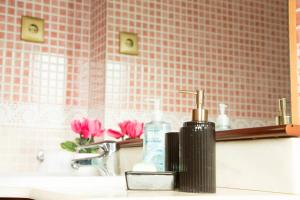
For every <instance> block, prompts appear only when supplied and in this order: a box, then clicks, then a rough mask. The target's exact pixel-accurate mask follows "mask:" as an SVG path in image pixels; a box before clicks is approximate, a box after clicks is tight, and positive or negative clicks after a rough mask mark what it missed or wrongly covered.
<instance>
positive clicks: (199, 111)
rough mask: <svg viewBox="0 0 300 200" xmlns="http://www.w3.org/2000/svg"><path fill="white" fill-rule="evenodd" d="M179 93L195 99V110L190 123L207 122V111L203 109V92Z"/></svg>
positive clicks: (184, 91) (187, 91)
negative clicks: (192, 96)
mask: <svg viewBox="0 0 300 200" xmlns="http://www.w3.org/2000/svg"><path fill="white" fill-rule="evenodd" d="M179 92H180V93H186V94H193V95H195V97H196V108H195V109H193V113H192V121H205V122H207V121H208V110H207V109H205V108H204V90H195V91H190V90H180V91H179Z"/></svg>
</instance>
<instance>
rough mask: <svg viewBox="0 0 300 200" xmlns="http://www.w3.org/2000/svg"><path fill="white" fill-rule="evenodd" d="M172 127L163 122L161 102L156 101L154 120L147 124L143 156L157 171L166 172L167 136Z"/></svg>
mask: <svg viewBox="0 0 300 200" xmlns="http://www.w3.org/2000/svg"><path fill="white" fill-rule="evenodd" d="M170 130H171V125H170V124H169V123H167V122H164V121H162V112H161V110H160V100H154V111H153V115H152V120H151V121H150V122H148V123H146V124H145V133H144V140H143V141H144V144H143V147H144V148H143V155H144V162H145V163H152V164H153V165H154V166H155V168H156V170H157V171H164V170H165V134H166V133H167V132H169V131H170Z"/></svg>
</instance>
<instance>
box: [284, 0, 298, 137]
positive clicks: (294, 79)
mask: <svg viewBox="0 0 300 200" xmlns="http://www.w3.org/2000/svg"><path fill="white" fill-rule="evenodd" d="M296 25H297V24H296V0H289V48H290V78H291V112H292V125H288V126H287V127H286V132H287V133H288V134H289V135H295V134H296V135H298V134H300V117H299V115H300V111H299V106H300V105H299V100H298V98H299V97H298V96H299V95H298V86H297V85H298V84H297V83H298V75H297V74H298V69H297V30H296ZM297 133H298V134H297Z"/></svg>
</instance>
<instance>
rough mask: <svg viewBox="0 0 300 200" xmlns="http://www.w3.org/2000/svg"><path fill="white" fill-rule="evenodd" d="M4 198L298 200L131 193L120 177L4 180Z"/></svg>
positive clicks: (250, 194)
mask: <svg viewBox="0 0 300 200" xmlns="http://www.w3.org/2000/svg"><path fill="white" fill-rule="evenodd" d="M0 197H14V198H29V199H35V200H57V199H63V200H77V199H84V200H96V199H120V200H121V199H152V200H153V199H184V200H186V199H197V200H198V199H199V200H201V199H211V200H214V199H216V200H220V199H222V200H239V199H249V200H250V199H269V200H270V199H274V200H275V199H278V200H279V199H280V200H291V199H297V198H299V197H298V196H294V195H286V194H279V193H277V194H276V193H267V192H255V191H249V190H238V189H226V188H217V193H216V194H192V193H182V192H176V191H127V190H126V183H125V178H124V176H118V177H50V176H47V177H41V176H35V177H33V176H16V177H11V176H6V177H0Z"/></svg>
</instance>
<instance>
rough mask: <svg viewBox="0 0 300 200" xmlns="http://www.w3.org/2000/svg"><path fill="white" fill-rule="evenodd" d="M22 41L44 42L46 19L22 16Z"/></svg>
mask: <svg viewBox="0 0 300 200" xmlns="http://www.w3.org/2000/svg"><path fill="white" fill-rule="evenodd" d="M21 40H24V41H28V42H44V41H45V39H44V19H40V18H36V17H29V16H22V28H21Z"/></svg>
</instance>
